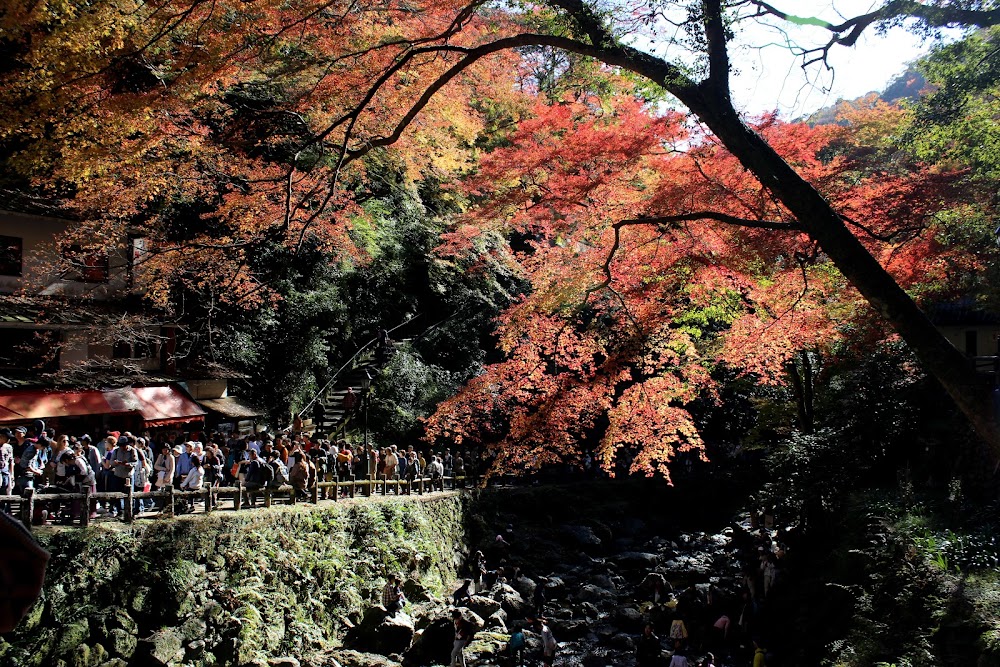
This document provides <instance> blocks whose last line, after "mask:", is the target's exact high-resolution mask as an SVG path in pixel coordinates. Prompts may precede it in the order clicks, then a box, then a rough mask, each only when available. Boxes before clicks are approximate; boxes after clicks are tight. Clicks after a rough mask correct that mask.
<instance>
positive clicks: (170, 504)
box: [164, 484, 174, 518]
mask: <svg viewBox="0 0 1000 667" xmlns="http://www.w3.org/2000/svg"><path fill="white" fill-rule="evenodd" d="M165 502H166V503H167V506H166V507H165V508H164V509H166V510H167V516H169V517H171V518H173V516H174V485H173V484H171V485H170V486H168V487H167V499H166V501H165Z"/></svg>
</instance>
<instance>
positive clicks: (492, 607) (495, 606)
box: [465, 589, 513, 627]
mask: <svg viewBox="0 0 1000 667" xmlns="http://www.w3.org/2000/svg"><path fill="white" fill-rule="evenodd" d="M511 590H513V589H511ZM465 607H466V608H467V609H469V610H470V611H472V612H473V613H474V614H476V616H479V617H480V618H489V617H490V616H492V615H493V614H495V613H497V612H498V611H500V609H501V608H502V607H503V605H502V604H501V603H500V602H499V601H497V600H494V599H493V598H491V597H487V596H485V595H473V596H472V597H471V598H470V599H469V600H468V601H467V602H466V604H465ZM479 627H482V624H480V626H479Z"/></svg>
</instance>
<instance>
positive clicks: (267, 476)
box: [258, 463, 274, 486]
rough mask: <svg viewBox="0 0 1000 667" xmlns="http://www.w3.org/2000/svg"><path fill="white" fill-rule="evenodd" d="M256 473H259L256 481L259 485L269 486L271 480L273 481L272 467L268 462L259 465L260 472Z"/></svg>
mask: <svg viewBox="0 0 1000 667" xmlns="http://www.w3.org/2000/svg"><path fill="white" fill-rule="evenodd" d="M258 474H259V475H260V478H259V479H258V482H259V483H260V485H261V486H270V485H271V482H273V481H274V468H272V467H271V466H270V464H267V463H265V464H264V465H262V466H260V472H259V473H258Z"/></svg>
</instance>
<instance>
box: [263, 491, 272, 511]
mask: <svg viewBox="0 0 1000 667" xmlns="http://www.w3.org/2000/svg"><path fill="white" fill-rule="evenodd" d="M270 506H271V489H269V488H267V487H266V486H265V487H264V507H265V509H266V508H268V507H270Z"/></svg>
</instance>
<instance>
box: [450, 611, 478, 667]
mask: <svg viewBox="0 0 1000 667" xmlns="http://www.w3.org/2000/svg"><path fill="white" fill-rule="evenodd" d="M451 620H452V623H454V624H455V644H454V646H453V647H452V649H451V663H450V665H451V667H465V647H466V646H468V645H469V643H470V642H471V641H472V635H474V634H475V630H474V629H473V627H472V623H470V622H469V621H467V620H466V619H465V618H463V617H462V612H460V611H459V610H458V609H453V610H452V611H451Z"/></svg>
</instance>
